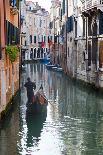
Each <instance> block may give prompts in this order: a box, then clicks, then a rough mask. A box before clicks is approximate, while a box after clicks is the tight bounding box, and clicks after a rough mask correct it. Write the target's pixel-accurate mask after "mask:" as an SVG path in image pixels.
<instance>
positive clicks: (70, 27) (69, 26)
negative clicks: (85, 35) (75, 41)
mask: <svg viewBox="0 0 103 155" xmlns="http://www.w3.org/2000/svg"><path fill="white" fill-rule="evenodd" d="M66 27H67V32H68V33H69V32H71V31H73V17H72V16H70V17H68V19H67V22H66Z"/></svg>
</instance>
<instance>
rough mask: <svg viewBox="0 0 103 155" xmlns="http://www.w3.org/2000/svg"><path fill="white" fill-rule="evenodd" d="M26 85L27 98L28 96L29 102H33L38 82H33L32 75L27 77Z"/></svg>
mask: <svg viewBox="0 0 103 155" xmlns="http://www.w3.org/2000/svg"><path fill="white" fill-rule="evenodd" d="M24 87H26V90H27V98H28V103H32V98H33V96H34V91H33V90H35V89H36V84H35V82H32V81H31V79H30V77H28V78H27V82H26V83H25V85H24Z"/></svg>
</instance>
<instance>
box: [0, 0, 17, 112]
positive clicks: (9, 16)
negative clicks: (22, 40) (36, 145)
mask: <svg viewBox="0 0 103 155" xmlns="http://www.w3.org/2000/svg"><path fill="white" fill-rule="evenodd" d="M17 45H19V1H18V0H13V1H9V0H0V114H1V112H2V111H4V110H5V109H6V106H7V105H8V103H9V102H10V101H11V99H12V97H13V96H14V95H15V93H16V92H17V90H18V89H19V54H18V57H17V59H16V61H15V62H13V63H11V61H10V59H9V56H8V54H7V53H6V47H8V46H9V47H12V46H17Z"/></svg>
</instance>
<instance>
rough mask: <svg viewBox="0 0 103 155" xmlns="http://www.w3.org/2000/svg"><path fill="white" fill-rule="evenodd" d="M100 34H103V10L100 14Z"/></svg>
mask: <svg viewBox="0 0 103 155" xmlns="http://www.w3.org/2000/svg"><path fill="white" fill-rule="evenodd" d="M99 34H100V35H101V34H103V12H102V13H100V15H99Z"/></svg>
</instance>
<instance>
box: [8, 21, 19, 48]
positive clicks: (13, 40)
mask: <svg viewBox="0 0 103 155" xmlns="http://www.w3.org/2000/svg"><path fill="white" fill-rule="evenodd" d="M19 42H20V31H19V29H18V28H17V27H15V26H14V25H13V24H11V23H10V22H9V21H7V20H6V45H12V44H13V45H14V44H15V45H17V44H19Z"/></svg>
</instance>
